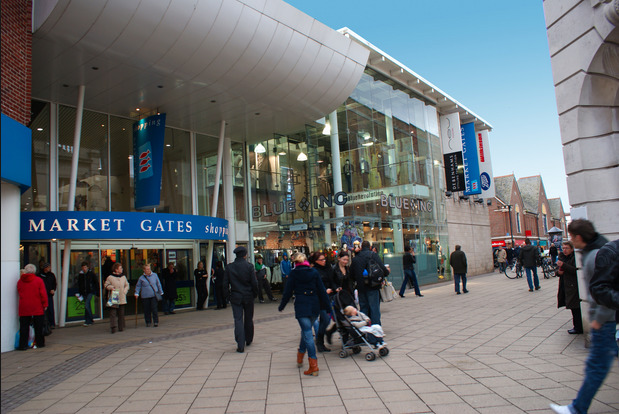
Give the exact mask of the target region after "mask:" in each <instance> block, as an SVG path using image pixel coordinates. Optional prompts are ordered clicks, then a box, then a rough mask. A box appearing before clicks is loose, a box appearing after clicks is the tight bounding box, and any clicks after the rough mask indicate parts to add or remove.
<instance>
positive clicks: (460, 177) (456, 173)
mask: <svg viewBox="0 0 619 414" xmlns="http://www.w3.org/2000/svg"><path fill="white" fill-rule="evenodd" d="M440 120H441V139H442V144H443V161H444V164H445V184H446V188H447V191H452V192H456V191H463V190H464V189H465V185H464V167H463V160H462V134H461V131H460V114H459V113H458V112H455V113H453V114H449V115H444V116H441V119H440Z"/></svg>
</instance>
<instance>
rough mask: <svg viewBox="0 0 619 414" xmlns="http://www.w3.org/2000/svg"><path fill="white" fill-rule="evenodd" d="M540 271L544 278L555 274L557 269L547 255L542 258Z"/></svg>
mask: <svg viewBox="0 0 619 414" xmlns="http://www.w3.org/2000/svg"><path fill="white" fill-rule="evenodd" d="M542 272H543V273H544V279H550V278H551V277H555V276H556V275H557V269H556V267H555V265H554V264H553V263H552V261H551V260H550V258H548V257H545V258H543V259H542Z"/></svg>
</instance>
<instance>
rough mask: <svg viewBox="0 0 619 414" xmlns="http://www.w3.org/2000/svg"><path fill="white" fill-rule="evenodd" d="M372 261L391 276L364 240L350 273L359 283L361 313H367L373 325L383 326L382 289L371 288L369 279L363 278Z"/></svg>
mask: <svg viewBox="0 0 619 414" xmlns="http://www.w3.org/2000/svg"><path fill="white" fill-rule="evenodd" d="M370 260H374V262H375V263H376V264H377V265H378V266H379V267H380V269H381V270H382V272H383V275H384V276H387V275H388V274H389V269H387V268H386V267H385V265H384V264H383V261H382V260H381V259H380V256H379V255H378V254H377V253H374V252H372V251H371V250H370V242H369V241H367V240H364V241H363V243H361V250H360V251H359V253H357V254H356V255H355V257H354V258H353V259H352V264H351V265H350V273H351V274H352V276H353V277H354V278H355V280H356V282H357V291H358V292H359V305H360V306H361V312H363V313H365V314H366V315H367V316H368V317H369V318H370V319H371V320H372V324H373V325H374V324H376V325H381V323H380V288H381V286H374V287H372V286H370V285H369V284H368V280H367V279H368V278H367V277H363V271H364V270H365V271H366V272H368V270H367V268H368V264H369V262H370Z"/></svg>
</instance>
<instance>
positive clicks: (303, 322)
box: [297, 316, 316, 359]
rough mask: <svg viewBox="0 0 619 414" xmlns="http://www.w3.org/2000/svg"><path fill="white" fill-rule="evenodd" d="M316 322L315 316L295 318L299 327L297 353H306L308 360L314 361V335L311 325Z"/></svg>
mask: <svg viewBox="0 0 619 414" xmlns="http://www.w3.org/2000/svg"><path fill="white" fill-rule="evenodd" d="M315 320H316V316H313V317H311V318H310V317H302V318H297V321H298V322H299V326H300V327H301V342H300V343H299V352H300V353H302V354H304V353H305V352H307V356H308V357H309V358H313V359H316V346H315V345H314V335H313V334H312V325H313V324H314V321H315Z"/></svg>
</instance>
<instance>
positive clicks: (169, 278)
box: [161, 268, 178, 300]
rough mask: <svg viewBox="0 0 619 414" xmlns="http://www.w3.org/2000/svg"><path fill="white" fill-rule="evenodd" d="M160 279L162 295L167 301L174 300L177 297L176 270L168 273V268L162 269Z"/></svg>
mask: <svg viewBox="0 0 619 414" xmlns="http://www.w3.org/2000/svg"><path fill="white" fill-rule="evenodd" d="M161 277H162V279H163V294H164V295H165V297H166V298H167V299H168V300H174V299H176V298H177V297H178V294H177V293H176V278H177V277H178V271H177V270H176V269H172V271H170V270H169V269H168V268H165V269H163V272H161Z"/></svg>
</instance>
